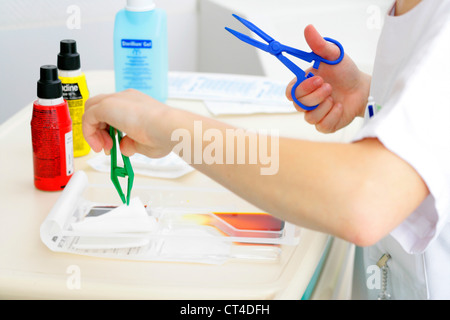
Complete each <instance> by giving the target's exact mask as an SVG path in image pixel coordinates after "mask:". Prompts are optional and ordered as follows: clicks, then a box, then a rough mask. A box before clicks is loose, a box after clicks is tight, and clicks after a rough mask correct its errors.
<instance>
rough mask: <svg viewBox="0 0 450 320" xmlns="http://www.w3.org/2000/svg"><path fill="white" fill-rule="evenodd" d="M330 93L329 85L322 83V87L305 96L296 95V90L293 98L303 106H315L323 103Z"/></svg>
mask: <svg viewBox="0 0 450 320" xmlns="http://www.w3.org/2000/svg"><path fill="white" fill-rule="evenodd" d="M297 89H298V88H297ZM331 92H332V87H331V85H330V84H329V83H324V84H323V85H322V86H320V87H318V88H317V89H316V90H314V91H313V92H311V93H309V94H307V95H305V96H301V95H299V94H297V90H296V91H295V97H296V98H297V100H298V101H299V102H301V103H302V104H304V105H305V106H315V105H318V104H320V103H322V102H323V101H325V99H326V98H327V97H328V96H330V95H331Z"/></svg>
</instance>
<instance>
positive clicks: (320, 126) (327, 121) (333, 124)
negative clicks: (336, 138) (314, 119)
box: [316, 102, 344, 133]
mask: <svg viewBox="0 0 450 320" xmlns="http://www.w3.org/2000/svg"><path fill="white" fill-rule="evenodd" d="M343 113H344V108H343V105H342V104H341V103H339V102H338V103H335V104H334V105H333V107H332V108H331V110H330V112H328V114H327V115H326V116H325V117H324V118H323V119H322V120H321V121H320V122H318V123H317V124H316V129H317V130H318V131H320V132H323V133H332V132H335V131H336V130H337V129H339V123H340V120H341V118H342V115H343Z"/></svg>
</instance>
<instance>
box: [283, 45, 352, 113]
mask: <svg viewBox="0 0 450 320" xmlns="http://www.w3.org/2000/svg"><path fill="white" fill-rule="evenodd" d="M324 39H325V40H326V41H328V42H331V43H334V44H335V45H337V46H338V48H339V50H340V54H339V57H338V58H337V59H336V60H327V59H324V58H322V57H321V56H319V55H317V54H315V53H313V52H311V54H313V55H315V57H314V58H313V60H314V64H313V68H314V69H318V68H319V64H320V63H321V62H324V63H326V64H329V65H335V64H338V63H339V62H341V61H342V59H343V58H344V48H343V47H342V45H341V44H340V43H339V41H337V40H334V39H331V38H328V37H324ZM313 76H314V74H313V73H311V72H310V73H308V74H307V75H306V74H305V77H304V78H301V77H299V76H298V75H297V82H296V83H295V84H294V86H293V87H292V91H291V96H292V100H293V101H294V102H295V104H297V105H298V106H299V107H300V108H302V109H304V110H307V111H311V110H314V109H315V108H317V107H318V104H317V105H315V106H311V107H309V106H305V105H304V104H302V103H301V102H300V101H298V99H297V98H296V97H295V90H296V89H297V87H298V86H299V85H300V83H302V82H303V81H305V80H306V79H308V78H311V77H313Z"/></svg>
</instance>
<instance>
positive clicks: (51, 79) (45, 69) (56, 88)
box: [37, 65, 62, 99]
mask: <svg viewBox="0 0 450 320" xmlns="http://www.w3.org/2000/svg"><path fill="white" fill-rule="evenodd" d="M37 96H38V98H41V99H57V98H60V97H62V85H61V80H59V78H58V69H57V68H56V66H54V65H44V66H42V67H41V73H40V79H39V80H38V82H37Z"/></svg>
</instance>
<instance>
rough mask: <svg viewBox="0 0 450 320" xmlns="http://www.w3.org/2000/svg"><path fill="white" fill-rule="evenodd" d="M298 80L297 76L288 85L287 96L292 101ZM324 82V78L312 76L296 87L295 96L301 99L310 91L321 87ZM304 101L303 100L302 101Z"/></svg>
mask: <svg viewBox="0 0 450 320" xmlns="http://www.w3.org/2000/svg"><path fill="white" fill-rule="evenodd" d="M296 82H297V78H295V79H293V80H292V81H291V82H289V84H288V85H287V87H286V97H287V98H288V99H289V100H290V101H292V100H293V99H292V88H293V87H294V85H295V83H296ZM322 84H323V79H322V78H321V77H318V76H314V77H311V78H307V79H305V80H304V81H303V82H302V83H300V84H299V85H298V87H297V88H296V89H295V97H296V98H297V99H300V98H301V97H304V96H306V95H308V94H310V93H312V92H313V91H314V90H316V89H317V88H319V87H320V86H321V85H322ZM302 103H303V102H302Z"/></svg>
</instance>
